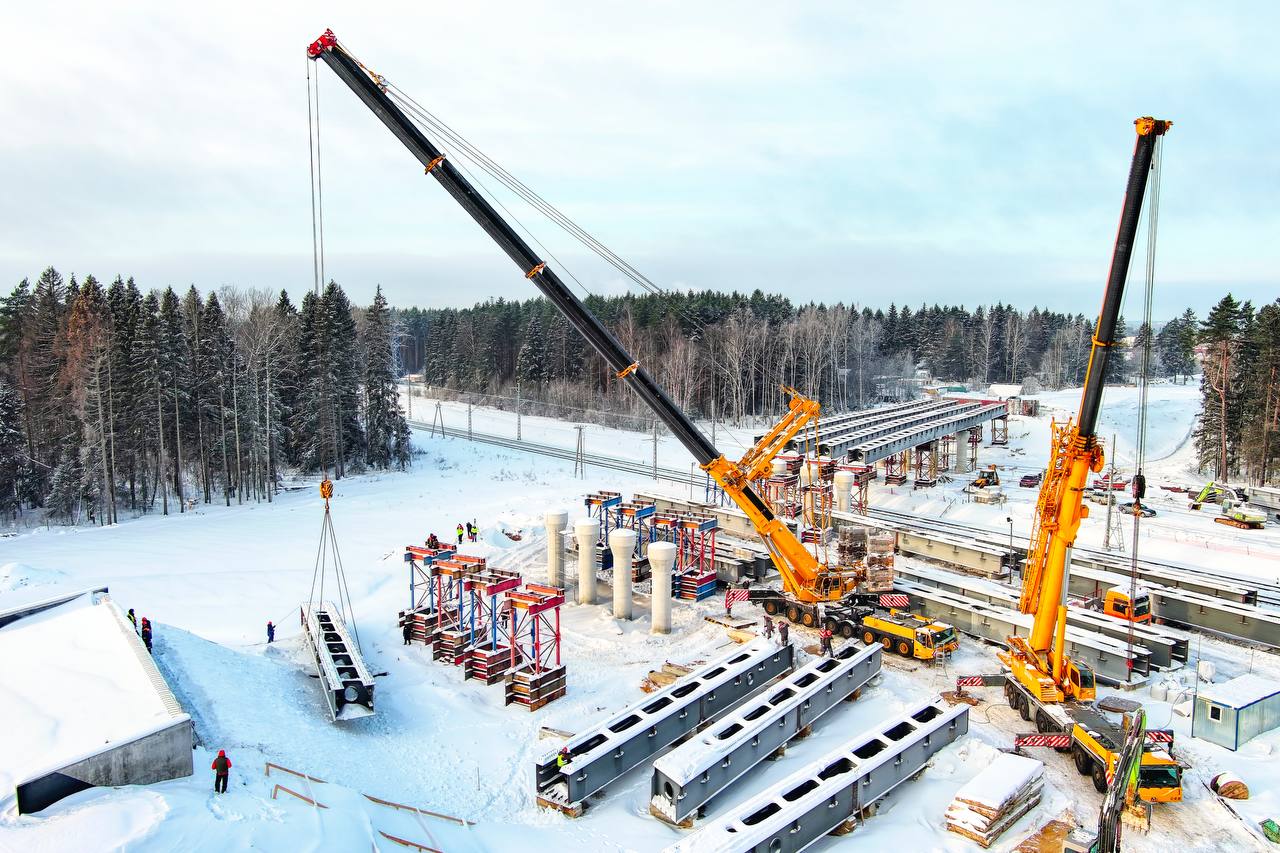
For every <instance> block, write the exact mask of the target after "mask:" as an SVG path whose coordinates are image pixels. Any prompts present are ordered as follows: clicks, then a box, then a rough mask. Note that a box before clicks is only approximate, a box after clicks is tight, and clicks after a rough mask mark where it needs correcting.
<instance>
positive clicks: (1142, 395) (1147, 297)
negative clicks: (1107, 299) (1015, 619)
mask: <svg viewBox="0 0 1280 853" xmlns="http://www.w3.org/2000/svg"><path fill="white" fill-rule="evenodd" d="M1163 142H1164V139H1163V137H1156V141H1155V147H1154V149H1153V151H1152V156H1151V182H1150V187H1149V188H1148V191H1147V255H1146V269H1145V282H1144V288H1143V304H1142V312H1143V313H1142V326H1141V327H1140V329H1139V331H1140V332H1141V334H1142V353H1141V358H1142V370H1141V372H1140V373H1139V374H1138V434H1137V436H1136V439H1135V441H1134V446H1135V448H1136V449H1137V453H1136V457H1135V459H1134V475H1133V484H1134V488H1133V547H1132V548H1131V549H1130V557H1129V559H1130V565H1129V620H1128V621H1129V632H1128V646H1129V655H1130V657H1132V655H1133V645H1134V636H1133V626H1134V617H1135V615H1136V614H1135V613H1134V607H1135V605H1136V603H1137V599H1138V532H1139V529H1140V528H1141V526H1142V523H1141V522H1142V512H1143V510H1144V509H1145V508H1146V505H1145V504H1144V503H1143V500H1144V499H1145V498H1146V473H1145V471H1144V468H1143V466H1144V465H1145V463H1146V458H1147V399H1148V392H1149V385H1150V378H1151V343H1152V340H1151V339H1152V337H1153V336H1152V329H1151V312H1152V302H1153V297H1154V294H1155V282H1156V236H1157V234H1158V231H1159V227H1160V167H1161V151H1162V148H1163ZM1148 608H1150V605H1149V604H1148ZM1148 612H1150V611H1149V609H1148Z"/></svg>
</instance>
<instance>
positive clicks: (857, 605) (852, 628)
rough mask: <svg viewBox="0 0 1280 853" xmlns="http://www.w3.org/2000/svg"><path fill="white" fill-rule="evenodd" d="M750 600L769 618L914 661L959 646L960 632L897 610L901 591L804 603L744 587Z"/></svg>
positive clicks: (903, 601) (902, 600) (902, 597)
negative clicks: (835, 601) (874, 646)
mask: <svg viewBox="0 0 1280 853" xmlns="http://www.w3.org/2000/svg"><path fill="white" fill-rule="evenodd" d="M748 593H749V597H750V600H751V601H752V602H754V603H756V604H759V605H760V607H761V609H763V610H764V612H765V613H767V614H769V615H770V616H774V617H780V618H786V619H787V621H789V622H794V623H796V624H799V625H803V626H805V627H808V628H818V627H822V628H826V629H827V630H828V631H830V632H831V633H832V634H834V635H837V636H840V637H844V638H845V639H847V640H849V639H853V638H855V637H860V638H861V639H862V642H863V643H865V644H867V645H868V646H869V645H872V644H873V643H879V644H880V645H881V646H883V647H884V650H885V651H887V652H897V653H898V654H899V655H902V656H903V657H908V658H915V659H916V660H923V661H933V660H937V659H940V658H943V657H947V656H949V655H950V654H951V653H952V652H954V651H955V650H956V649H958V648H960V636H959V634H958V633H957V632H956V629H955V627H954V626H952V625H948V624H947V623H945V622H937V621H934V620H932V619H927V618H925V617H923V616H916V615H915V614H912V613H907V612H905V611H901V610H899V609H898V607H896V606H895V605H900V606H904V607H905V606H906V605H907V604H909V603H910V599H909V598H908V596H906V595H903V594H901V593H892V594H888V595H875V594H865V593H856V594H853V595H850V596H847V597H846V598H845V600H844V601H842V602H840V603H838V604H827V605H819V606H812V605H804V604H800V603H798V602H796V601H794V600H792V599H790V598H789V597H788V596H786V595H785V594H783V593H781V592H779V591H776V590H771V589H751V590H748Z"/></svg>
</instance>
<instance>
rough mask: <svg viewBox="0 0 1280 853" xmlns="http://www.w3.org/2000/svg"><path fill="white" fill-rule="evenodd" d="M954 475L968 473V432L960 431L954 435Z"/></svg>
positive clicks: (965, 430)
mask: <svg viewBox="0 0 1280 853" xmlns="http://www.w3.org/2000/svg"><path fill="white" fill-rule="evenodd" d="M951 470H952V471H953V472H955V473H956V474H967V473H969V430H967V429H962V430H960V431H959V432H957V433H956V452H955V467H953V468H952V469H951Z"/></svg>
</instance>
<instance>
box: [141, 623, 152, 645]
mask: <svg viewBox="0 0 1280 853" xmlns="http://www.w3.org/2000/svg"><path fill="white" fill-rule="evenodd" d="M142 644H143V645H144V646H146V647H147V651H148V652H149V651H151V621H150V620H149V619H147V617H145V616H143V617H142Z"/></svg>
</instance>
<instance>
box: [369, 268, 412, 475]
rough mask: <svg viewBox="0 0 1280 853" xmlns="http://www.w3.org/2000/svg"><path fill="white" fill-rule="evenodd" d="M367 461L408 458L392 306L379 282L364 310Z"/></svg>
mask: <svg viewBox="0 0 1280 853" xmlns="http://www.w3.org/2000/svg"><path fill="white" fill-rule="evenodd" d="M363 349H364V396H365V407H364V410H365V438H366V444H367V448H368V449H367V452H366V456H365V461H366V462H367V463H368V464H369V466H370V467H373V468H390V467H391V466H392V465H395V466H396V467H398V468H400V469H401V470H403V469H404V467H405V465H407V464H408V462H409V450H408V434H409V427H408V424H406V423H405V419H404V413H403V412H402V411H401V410H400V395H399V388H398V386H397V385H396V374H395V350H394V348H393V343H392V328H391V310H390V309H389V308H388V307H387V300H386V297H384V296H383V295H382V287H381V286H379V287H378V289H377V292H376V293H375V294H374V297H373V305H371V306H370V307H369V309H368V310H367V311H366V312H365V323H364V329H363Z"/></svg>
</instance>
